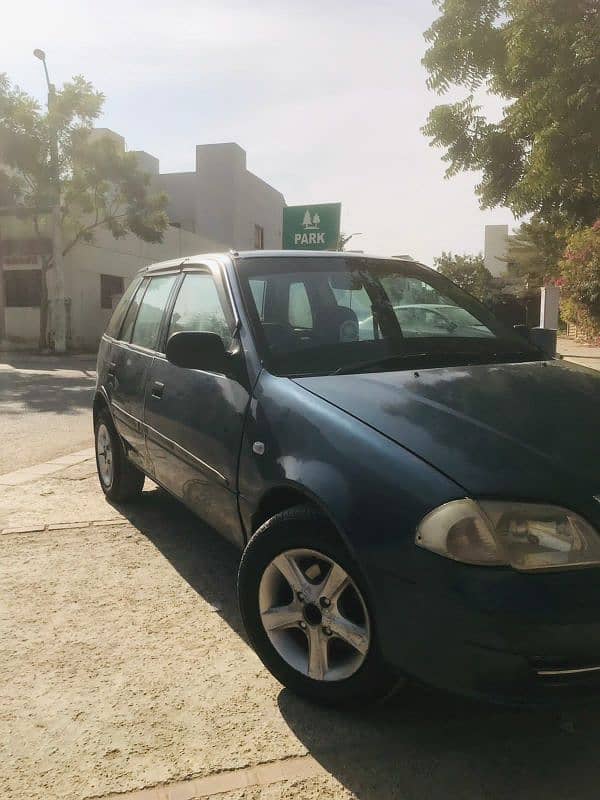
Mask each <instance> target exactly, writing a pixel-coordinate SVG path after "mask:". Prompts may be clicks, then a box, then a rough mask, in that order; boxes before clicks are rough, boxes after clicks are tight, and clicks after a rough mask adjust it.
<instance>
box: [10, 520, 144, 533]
mask: <svg viewBox="0 0 600 800" xmlns="http://www.w3.org/2000/svg"><path fill="white" fill-rule="evenodd" d="M129 524H130V522H129V520H128V519H94V520H88V521H87V522H52V523H46V524H39V525H19V526H16V527H14V528H3V529H2V530H0V536H8V535H10V534H18V533H50V532H52V531H65V530H77V529H79V528H99V527H102V528H109V527H114V526H116V525H129Z"/></svg>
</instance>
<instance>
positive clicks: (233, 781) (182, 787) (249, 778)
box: [86, 755, 329, 800]
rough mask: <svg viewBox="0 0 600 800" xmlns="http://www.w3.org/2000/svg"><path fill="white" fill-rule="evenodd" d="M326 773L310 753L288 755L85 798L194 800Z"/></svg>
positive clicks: (105, 799) (109, 799) (107, 799)
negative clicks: (155, 784) (278, 758)
mask: <svg viewBox="0 0 600 800" xmlns="http://www.w3.org/2000/svg"><path fill="white" fill-rule="evenodd" d="M326 775H329V773H328V772H327V770H326V769H325V767H323V766H322V765H321V764H319V762H318V761H317V760H316V759H315V758H313V757H312V756H310V755H305V756H290V757H289V758H285V759H281V760H280V761H268V762H266V763H263V764H257V765H256V766H255V767H245V768H242V769H233V770H225V771H224V772H216V773H213V774H212V775H206V776H205V777H203V778H191V779H188V780H183V781H174V782H173V783H163V784H160V785H158V786H152V787H149V788H147V789H134V790H133V791H129V792H127V791H126V792H115V793H112V794H107V795H94V796H93V797H88V798H86V800H100V798H102V800H197V798H203V797H213V796H214V795H220V794H225V793H229V792H234V791H236V790H240V789H248V788H250V787H252V786H268V785H269V784H273V783H281V782H282V781H299V780H307V779H309V778H316V777H320V776H326Z"/></svg>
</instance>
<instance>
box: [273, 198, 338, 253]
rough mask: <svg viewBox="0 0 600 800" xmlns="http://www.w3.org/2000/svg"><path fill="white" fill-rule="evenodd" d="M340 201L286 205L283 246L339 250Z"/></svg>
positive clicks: (287, 248) (285, 247) (288, 247)
mask: <svg viewBox="0 0 600 800" xmlns="http://www.w3.org/2000/svg"><path fill="white" fill-rule="evenodd" d="M341 214H342V204H341V203H321V204H320V205H316V206H287V207H286V208H284V209H283V249H284V250H337V249H338V243H339V238H340V217H341Z"/></svg>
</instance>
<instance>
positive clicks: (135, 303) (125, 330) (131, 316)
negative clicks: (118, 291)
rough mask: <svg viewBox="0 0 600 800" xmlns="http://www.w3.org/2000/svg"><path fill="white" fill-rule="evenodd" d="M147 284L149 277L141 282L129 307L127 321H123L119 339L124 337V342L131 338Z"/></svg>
mask: <svg viewBox="0 0 600 800" xmlns="http://www.w3.org/2000/svg"><path fill="white" fill-rule="evenodd" d="M147 286H148V279H147V278H146V279H145V280H143V281H142V283H141V284H140V286H139V288H138V290H137V292H136V293H135V297H134V298H133V300H132V301H131V305H130V306H129V308H128V309H127V314H126V315H125V321H124V322H123V327H122V328H121V335H120V336H119V339H122V340H123V341H124V342H128V341H129V340H130V339H131V332H132V330H133V326H134V324H135V318H136V317H137V313H138V309H139V307H140V303H141V302H142V297H143V296H144V292H145V291H146V287H147Z"/></svg>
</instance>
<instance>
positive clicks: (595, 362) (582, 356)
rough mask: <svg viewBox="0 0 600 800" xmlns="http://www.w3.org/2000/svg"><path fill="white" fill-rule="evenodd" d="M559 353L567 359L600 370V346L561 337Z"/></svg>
mask: <svg viewBox="0 0 600 800" xmlns="http://www.w3.org/2000/svg"><path fill="white" fill-rule="evenodd" d="M557 350H558V352H559V354H560V355H561V356H562V357H563V358H564V359H566V360H567V361H572V362H573V363H574V364H580V365H581V366H583V367H589V369H597V370H600V347H593V346H592V345H589V344H582V343H581V342H576V341H575V340H574V339H567V338H566V337H559V338H558V342H557Z"/></svg>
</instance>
